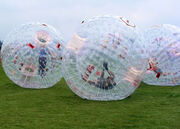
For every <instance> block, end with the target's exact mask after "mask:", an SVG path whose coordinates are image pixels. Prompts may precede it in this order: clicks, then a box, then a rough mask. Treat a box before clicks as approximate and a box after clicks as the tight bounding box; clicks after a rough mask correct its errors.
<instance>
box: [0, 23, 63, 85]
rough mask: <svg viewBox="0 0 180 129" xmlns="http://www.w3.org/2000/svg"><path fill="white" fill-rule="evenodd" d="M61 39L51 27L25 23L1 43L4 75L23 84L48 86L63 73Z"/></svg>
mask: <svg viewBox="0 0 180 129" xmlns="http://www.w3.org/2000/svg"><path fill="white" fill-rule="evenodd" d="M63 45H64V41H63V39H62V37H61V34H59V33H58V32H57V31H56V30H55V29H54V28H53V27H51V26H49V25H47V24H41V23H29V24H24V25H22V26H21V27H19V28H17V29H15V30H13V31H12V32H11V33H10V34H9V35H8V36H7V38H6V39H5V41H4V43H3V45H2V65H3V69H4V71H5V73H6V74H7V76H8V77H9V78H10V79H11V80H12V81H13V82H15V83H16V84H17V85H19V86H21V87H24V88H48V87H51V86H53V85H54V84H55V83H57V82H58V81H59V80H60V79H61V77H62V74H61V73H62V71H61V62H62V61H61V60H62V55H61V53H62V50H63Z"/></svg>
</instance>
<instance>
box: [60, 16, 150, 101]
mask: <svg viewBox="0 0 180 129" xmlns="http://www.w3.org/2000/svg"><path fill="white" fill-rule="evenodd" d="M141 38H142V37H141V35H140V34H139V32H138V31H137V29H136V26H135V25H134V24H132V23H131V22H129V21H128V20H126V19H124V18H123V17H113V16H102V17H95V18H92V19H90V20H86V21H83V22H82V24H81V25H80V27H79V29H78V30H77V32H75V33H74V35H73V37H72V39H71V41H70V42H69V43H67V45H66V51H65V52H64V54H63V55H64V62H63V68H64V72H65V74H64V77H65V80H66V81H67V84H68V85H69V87H70V88H71V89H72V91H73V92H75V93H76V94H77V95H79V96H80V97H82V98H85V99H89V100H102V101H103V100H121V99H124V98H126V97H128V96H129V95H130V94H132V93H133V92H134V91H135V89H136V88H137V87H138V86H139V84H140V82H141V80H142V77H143V74H144V72H145V69H146V66H147V61H146V60H145V59H143V57H142V56H141V55H144V50H143V48H142V47H141V45H140V44H141V42H142V39H141Z"/></svg>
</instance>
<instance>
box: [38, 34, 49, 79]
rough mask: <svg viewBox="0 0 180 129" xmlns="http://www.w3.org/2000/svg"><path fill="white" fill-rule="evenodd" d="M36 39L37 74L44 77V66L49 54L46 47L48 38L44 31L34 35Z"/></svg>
mask: <svg viewBox="0 0 180 129" xmlns="http://www.w3.org/2000/svg"><path fill="white" fill-rule="evenodd" d="M36 39H37V42H38V43H39V44H40V45H39V49H40V50H39V69H38V73H39V75H40V76H41V77H44V76H45V75H46V74H45V68H46V64H47V55H48V54H51V53H50V52H49V51H48V48H47V47H46V46H47V44H48V43H49V41H50V36H49V34H48V33H47V32H46V31H39V32H37V34H36Z"/></svg>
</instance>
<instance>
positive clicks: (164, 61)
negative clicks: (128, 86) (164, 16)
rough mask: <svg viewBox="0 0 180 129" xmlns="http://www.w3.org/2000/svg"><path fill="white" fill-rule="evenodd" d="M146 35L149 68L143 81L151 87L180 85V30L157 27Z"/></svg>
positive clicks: (174, 27) (164, 25)
mask: <svg viewBox="0 0 180 129" xmlns="http://www.w3.org/2000/svg"><path fill="white" fill-rule="evenodd" d="M144 35H145V39H146V41H145V43H146V46H147V52H148V54H149V66H148V68H147V72H146V74H145V76H144V79H143V81H144V82H145V83H147V84H151V85H161V86H174V85H180V28H178V27H176V26H173V25H168V24H163V25H155V26H152V27H151V28H149V29H148V30H146V31H145V33H144Z"/></svg>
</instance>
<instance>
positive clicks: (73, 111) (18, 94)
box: [0, 66, 180, 129]
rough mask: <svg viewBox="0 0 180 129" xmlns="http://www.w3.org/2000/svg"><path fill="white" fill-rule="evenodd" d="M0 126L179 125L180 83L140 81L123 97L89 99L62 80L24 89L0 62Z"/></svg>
mask: <svg viewBox="0 0 180 129" xmlns="http://www.w3.org/2000/svg"><path fill="white" fill-rule="evenodd" d="M0 129H180V86H177V87H155V86H147V85H146V84H143V83H142V84H141V86H140V87H139V88H138V89H137V90H136V91H135V93H134V94H133V95H131V96H130V97H128V98H127V99H125V100H122V101H111V102H98V101H88V100H83V99H81V98H79V97H78V96H76V95H75V94H74V93H73V92H72V91H71V90H70V89H69V88H68V86H67V85H66V83H65V81H64V80H61V81H60V82H59V83H58V84H56V85H55V86H54V87H51V88H49V89H42V90H31V89H23V88H21V87H19V86H17V85H15V84H14V83H13V82H11V81H10V80H9V79H8V78H7V77H6V75H5V74H4V72H3V70H2V68H1V66H0Z"/></svg>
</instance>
